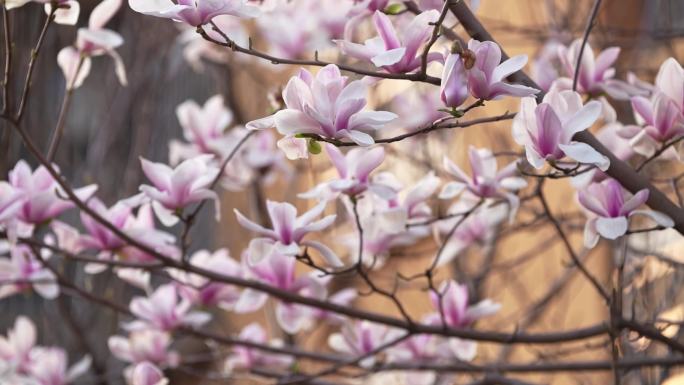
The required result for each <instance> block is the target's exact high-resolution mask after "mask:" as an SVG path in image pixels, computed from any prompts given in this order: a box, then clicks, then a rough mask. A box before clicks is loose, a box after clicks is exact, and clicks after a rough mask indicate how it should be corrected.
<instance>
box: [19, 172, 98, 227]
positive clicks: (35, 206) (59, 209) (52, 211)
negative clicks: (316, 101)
mask: <svg viewBox="0 0 684 385" xmlns="http://www.w3.org/2000/svg"><path fill="white" fill-rule="evenodd" d="M9 183H10V184H11V185H12V187H13V188H14V189H15V190H16V191H17V192H19V193H21V194H22V196H23V197H22V201H23V204H22V206H21V209H20V210H19V212H18V213H17V218H18V219H20V220H21V221H23V222H26V223H30V224H36V225H37V224H41V223H43V222H47V221H49V220H51V219H54V218H55V217H57V216H58V215H60V214H62V213H63V212H64V211H66V210H68V209H70V208H72V207H74V203H73V202H71V201H68V200H66V199H65V198H64V197H65V196H66V194H65V193H64V191H63V190H62V188H61V187H60V186H59V184H58V183H57V181H55V180H54V178H53V177H52V175H50V173H49V172H48V170H47V169H46V168H45V167H43V166H40V167H38V168H37V169H36V170H35V171H31V167H30V166H29V165H28V163H26V162H25V161H23V160H20V161H19V162H18V163H17V165H16V166H14V169H12V171H10V173H9ZM95 190H97V186H95V185H89V186H86V187H82V188H79V189H75V190H74V192H75V193H76V195H77V196H78V198H79V199H81V200H86V199H88V198H89V197H90V196H91V195H92V194H93V193H95Z"/></svg>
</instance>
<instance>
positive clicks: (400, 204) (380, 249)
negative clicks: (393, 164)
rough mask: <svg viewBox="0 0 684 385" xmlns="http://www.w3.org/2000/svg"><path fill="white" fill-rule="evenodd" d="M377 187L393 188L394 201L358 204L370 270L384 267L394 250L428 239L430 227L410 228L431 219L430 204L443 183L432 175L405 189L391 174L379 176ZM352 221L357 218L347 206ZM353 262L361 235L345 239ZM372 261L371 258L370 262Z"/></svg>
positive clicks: (371, 198)
mask: <svg viewBox="0 0 684 385" xmlns="http://www.w3.org/2000/svg"><path fill="white" fill-rule="evenodd" d="M373 179H374V182H375V183H379V184H381V185H383V186H388V187H389V188H392V189H393V190H394V191H395V193H394V194H393V195H392V196H391V197H387V196H377V195H373V196H369V197H365V198H364V199H361V200H359V201H358V202H357V211H358V214H359V218H360V221H361V228H362V229H363V255H364V260H363V262H364V263H365V264H367V265H369V266H373V267H379V266H382V264H383V263H384V260H385V259H386V257H388V256H389V254H390V251H391V250H392V249H393V248H398V247H405V246H409V245H412V244H414V243H416V241H418V240H419V239H420V238H423V237H426V236H427V235H429V228H428V227H427V226H410V227H409V225H411V224H418V223H419V222H424V221H425V220H427V219H429V218H430V217H431V216H432V209H431V208H430V205H429V204H428V202H427V201H428V199H430V198H431V197H432V196H433V195H434V193H435V191H436V190H437V188H438V187H439V185H440V179H439V178H438V177H436V176H435V175H434V173H429V174H428V175H426V176H424V177H423V178H421V179H420V180H419V181H418V182H416V183H415V184H414V185H412V186H409V187H406V188H404V187H403V186H402V184H401V183H399V182H398V181H397V180H396V177H395V176H394V175H393V174H391V173H388V172H383V173H379V174H377V175H376V176H375V177H374V178H373ZM347 210H348V212H349V216H350V218H353V217H354V213H353V209H352V207H351V204H348V205H347ZM345 244H346V245H347V246H348V247H349V249H350V250H351V253H352V258H353V260H355V261H356V260H358V258H359V255H358V251H359V250H358V247H359V239H358V232H357V231H353V232H352V233H351V235H350V236H349V237H348V238H347V239H345ZM371 257H372V258H371Z"/></svg>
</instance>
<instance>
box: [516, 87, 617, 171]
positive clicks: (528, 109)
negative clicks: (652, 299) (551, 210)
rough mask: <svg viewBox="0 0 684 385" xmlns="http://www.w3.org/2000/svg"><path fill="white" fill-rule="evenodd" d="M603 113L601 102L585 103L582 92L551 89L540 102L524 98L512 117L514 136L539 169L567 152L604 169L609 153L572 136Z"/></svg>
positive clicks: (573, 156)
mask: <svg viewBox="0 0 684 385" xmlns="http://www.w3.org/2000/svg"><path fill="white" fill-rule="evenodd" d="M600 115H601V103H600V102H597V101H591V102H589V103H587V104H586V105H582V99H581V97H580V95H579V94H578V93H577V92H574V91H561V92H558V91H551V92H549V93H548V94H546V96H544V100H543V102H542V103H541V104H539V105H537V102H536V100H535V99H534V98H523V99H522V100H521V101H520V112H518V114H517V115H516V116H515V118H514V119H513V139H514V140H515V141H516V142H517V143H518V144H520V145H522V146H525V154H526V156H527V161H528V162H530V164H531V165H532V166H533V167H535V168H537V169H540V168H542V166H543V165H544V161H545V160H548V161H550V162H555V161H558V160H561V159H562V158H564V157H566V156H567V157H569V158H572V159H574V160H576V161H577V162H580V163H586V164H593V165H596V166H597V167H598V168H599V169H601V170H603V171H605V170H607V169H608V166H609V165H610V161H609V160H608V158H607V157H605V156H603V155H602V154H601V153H599V152H598V151H596V150H595V149H594V148H593V147H591V146H589V145H588V144H586V143H581V142H576V141H573V140H572V137H573V136H574V135H575V134H576V133H578V132H580V131H584V130H586V129H587V128H589V127H590V126H591V125H592V124H594V122H596V120H597V119H598V118H599V116H600Z"/></svg>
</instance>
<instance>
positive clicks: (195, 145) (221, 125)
mask: <svg viewBox="0 0 684 385" xmlns="http://www.w3.org/2000/svg"><path fill="white" fill-rule="evenodd" d="M176 117H177V118H178V122H180V125H181V127H182V128H183V137H184V138H185V140H186V141H188V142H189V144H185V143H181V142H179V141H172V142H171V150H170V155H169V158H170V159H171V163H172V164H176V163H178V161H179V160H180V159H189V158H192V157H195V156H197V155H200V154H215V155H220V154H221V153H222V151H224V147H226V146H225V144H226V143H225V140H226V139H227V137H226V135H225V131H226V129H227V128H228V127H229V126H230V124H231V123H232V122H233V113H232V112H231V111H230V110H229V109H227V108H226V107H225V105H224V102H223V97H222V96H221V95H215V96H212V97H211V98H209V99H208V100H207V101H206V103H204V106H199V105H198V104H197V103H196V102H195V101H193V100H187V101H185V102H183V103H181V104H180V105H179V106H178V107H176Z"/></svg>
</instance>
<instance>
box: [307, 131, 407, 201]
mask: <svg viewBox="0 0 684 385" xmlns="http://www.w3.org/2000/svg"><path fill="white" fill-rule="evenodd" d="M325 149H326V151H327V153H328V156H329V157H330V161H331V162H332V164H333V166H335V169H336V170H337V175H338V176H339V178H338V179H333V180H330V181H327V182H323V183H321V184H319V185H317V186H316V187H314V188H313V189H312V190H310V191H307V192H305V193H302V194H299V197H301V198H316V197H317V198H320V199H332V198H335V197H336V196H337V195H338V194H340V193H342V194H346V195H349V196H351V197H355V196H358V195H359V194H362V193H364V192H366V191H367V190H370V191H371V192H373V193H375V194H378V195H381V196H391V195H393V194H394V192H393V191H392V190H391V189H390V188H389V187H387V186H384V185H382V184H379V183H373V182H372V181H371V179H370V174H371V172H372V171H373V170H374V169H376V168H378V167H379V166H380V164H381V163H382V161H383V160H384V158H385V150H384V149H383V148H382V147H375V148H373V149H370V150H368V149H365V148H355V149H352V150H350V151H349V152H347V154H346V155H345V154H343V153H342V152H341V151H340V150H339V149H338V148H337V147H335V146H333V145H332V144H329V143H326V144H325Z"/></svg>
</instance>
